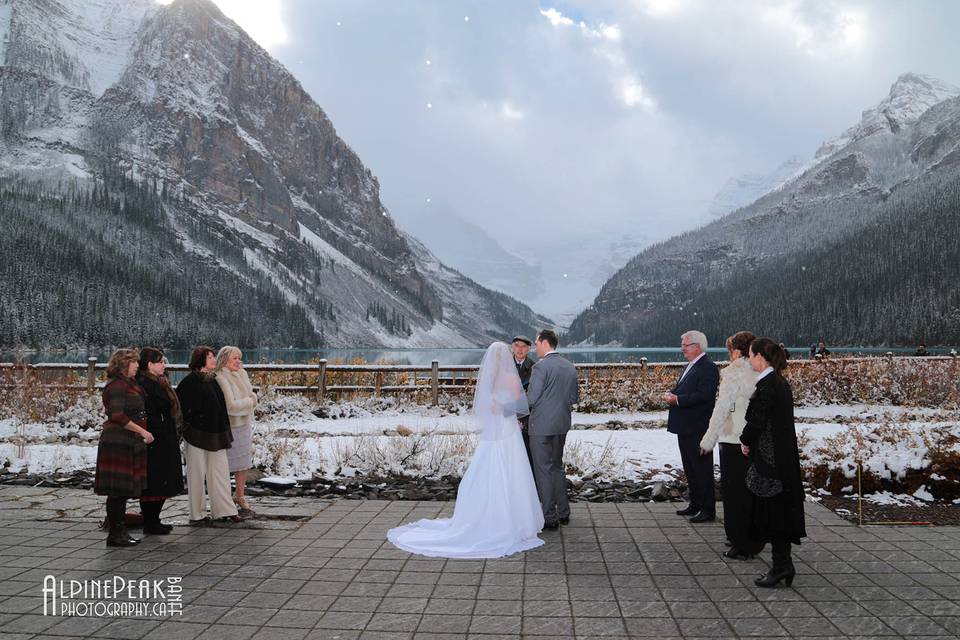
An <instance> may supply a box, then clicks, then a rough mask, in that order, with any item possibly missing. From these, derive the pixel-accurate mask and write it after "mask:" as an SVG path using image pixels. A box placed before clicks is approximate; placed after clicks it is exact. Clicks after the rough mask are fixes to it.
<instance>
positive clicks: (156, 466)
mask: <svg viewBox="0 0 960 640" xmlns="http://www.w3.org/2000/svg"><path fill="white" fill-rule="evenodd" d="M137 384H139V385H140V387H141V388H142V389H143V391H144V394H145V401H144V405H145V407H146V410H147V431H149V432H150V433H151V434H153V442H151V443H150V444H148V445H147V488H146V489H144V491H143V494H142V495H145V496H163V497H166V498H170V497H172V496H176V495H180V494H181V493H183V461H182V459H181V458H180V436H179V435H178V434H177V422H176V419H175V418H174V415H173V403H172V402H171V401H170V396H168V395H167V392H166V390H165V389H164V388H163V386H161V385H160V383H159V382H157V381H156V380H154V379H152V378H150V377H149V376H147V375H143V374H140V375H138V376H137Z"/></svg>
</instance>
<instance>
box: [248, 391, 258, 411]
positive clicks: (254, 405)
mask: <svg viewBox="0 0 960 640" xmlns="http://www.w3.org/2000/svg"><path fill="white" fill-rule="evenodd" d="M250 399H251V400H253V408H254V409H256V408H257V395H256V394H253V395H251V396H250Z"/></svg>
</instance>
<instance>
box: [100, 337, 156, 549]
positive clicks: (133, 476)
mask: <svg viewBox="0 0 960 640" xmlns="http://www.w3.org/2000/svg"><path fill="white" fill-rule="evenodd" d="M138 359H139V353H138V352H137V350H136V349H120V350H119V351H116V352H115V353H114V354H113V355H112V356H110V363H109V364H108V365H107V378H108V379H109V381H108V382H107V386H106V387H104V389H103V408H104V410H105V411H106V413H107V421H106V422H104V423H103V431H102V433H101V434H100V444H99V445H98V447H97V473H96V479H95V481H94V491H95V492H96V493H97V495H101V496H107V524H108V526H109V531H110V532H109V534H108V535H107V546H108V547H129V546H132V545H135V544H137V543H139V542H140V540H138V539H136V538H133V537H131V536H130V534H129V533H127V528H126V525H125V523H124V520H123V518H124V514H125V512H126V510H127V499H128V498H136V497H139V496H140V494H141V493H142V492H143V490H144V488H146V486H147V445H148V444H150V443H151V442H153V435H152V434H151V433H150V432H149V431H147V429H146V426H147V414H146V410H145V408H144V394H143V389H141V388H140V385H138V384H137V383H136V382H135V381H134V376H136V375H137V367H138Z"/></svg>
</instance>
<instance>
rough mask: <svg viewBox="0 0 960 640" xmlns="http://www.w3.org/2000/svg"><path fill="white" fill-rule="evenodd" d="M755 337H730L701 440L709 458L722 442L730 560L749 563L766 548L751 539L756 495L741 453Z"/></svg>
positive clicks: (745, 333)
mask: <svg viewBox="0 0 960 640" xmlns="http://www.w3.org/2000/svg"><path fill="white" fill-rule="evenodd" d="M753 338H754V335H753V334H752V333H750V332H749V331H739V332H737V333H735V334H733V335H732V336H730V337H729V338H727V343H726V346H727V351H729V353H730V364H729V365H727V366H726V367H724V369H723V370H722V371H721V372H720V389H719V391H718V392H717V402H716V404H715V405H714V408H713V415H712V416H711V417H710V426H709V428H708V429H707V432H706V433H705V434H703V438H702V439H701V440H700V453H701V454H704V455H706V454H707V453H709V452H710V451H712V450H713V447H714V446H716V444H717V442H718V441H719V443H720V486H721V491H722V493H723V528H724V530H725V531H726V533H727V539H728V540H729V541H730V549H729V550H727V552H726V553H724V555H725V556H726V557H728V558H737V559H740V560H746V559H748V558H751V557H753V556H755V555H756V554H757V553H759V552H760V551H761V550H762V549H763V544H760V543H757V542H755V541H754V540H752V539H751V538H750V533H749V528H750V507H751V504H752V494H751V493H750V492H749V491H748V490H747V486H746V484H745V482H744V478H745V477H746V473H747V463H748V460H747V457H746V456H745V455H743V452H742V451H741V450H740V434H741V433H742V432H743V427H744V426H745V425H746V412H747V405H748V404H750V396H751V395H753V390H754V388H755V387H756V385H757V373H756V372H755V371H754V370H753V369H752V368H751V367H750V361H749V352H750V343H751V342H752V341H753Z"/></svg>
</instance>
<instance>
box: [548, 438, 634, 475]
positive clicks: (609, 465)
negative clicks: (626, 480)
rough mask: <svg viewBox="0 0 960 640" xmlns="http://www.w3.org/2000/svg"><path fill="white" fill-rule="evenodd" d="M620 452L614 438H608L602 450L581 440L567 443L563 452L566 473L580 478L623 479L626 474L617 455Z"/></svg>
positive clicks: (620, 448) (619, 447)
mask: <svg viewBox="0 0 960 640" xmlns="http://www.w3.org/2000/svg"><path fill="white" fill-rule="evenodd" d="M622 450H623V446H622V445H618V444H617V443H616V442H615V438H608V439H607V441H606V443H605V444H604V446H603V447H602V448H598V447H597V446H596V445H594V444H591V443H589V442H584V441H582V440H576V441H573V442H569V443H567V446H566V447H564V450H563V462H564V467H565V470H566V473H567V475H572V476H580V477H582V478H591V477H603V478H623V477H625V476H627V473H626V471H625V469H624V462H623V460H622V457H621V456H620V455H619V454H620V452H621V451H622Z"/></svg>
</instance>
